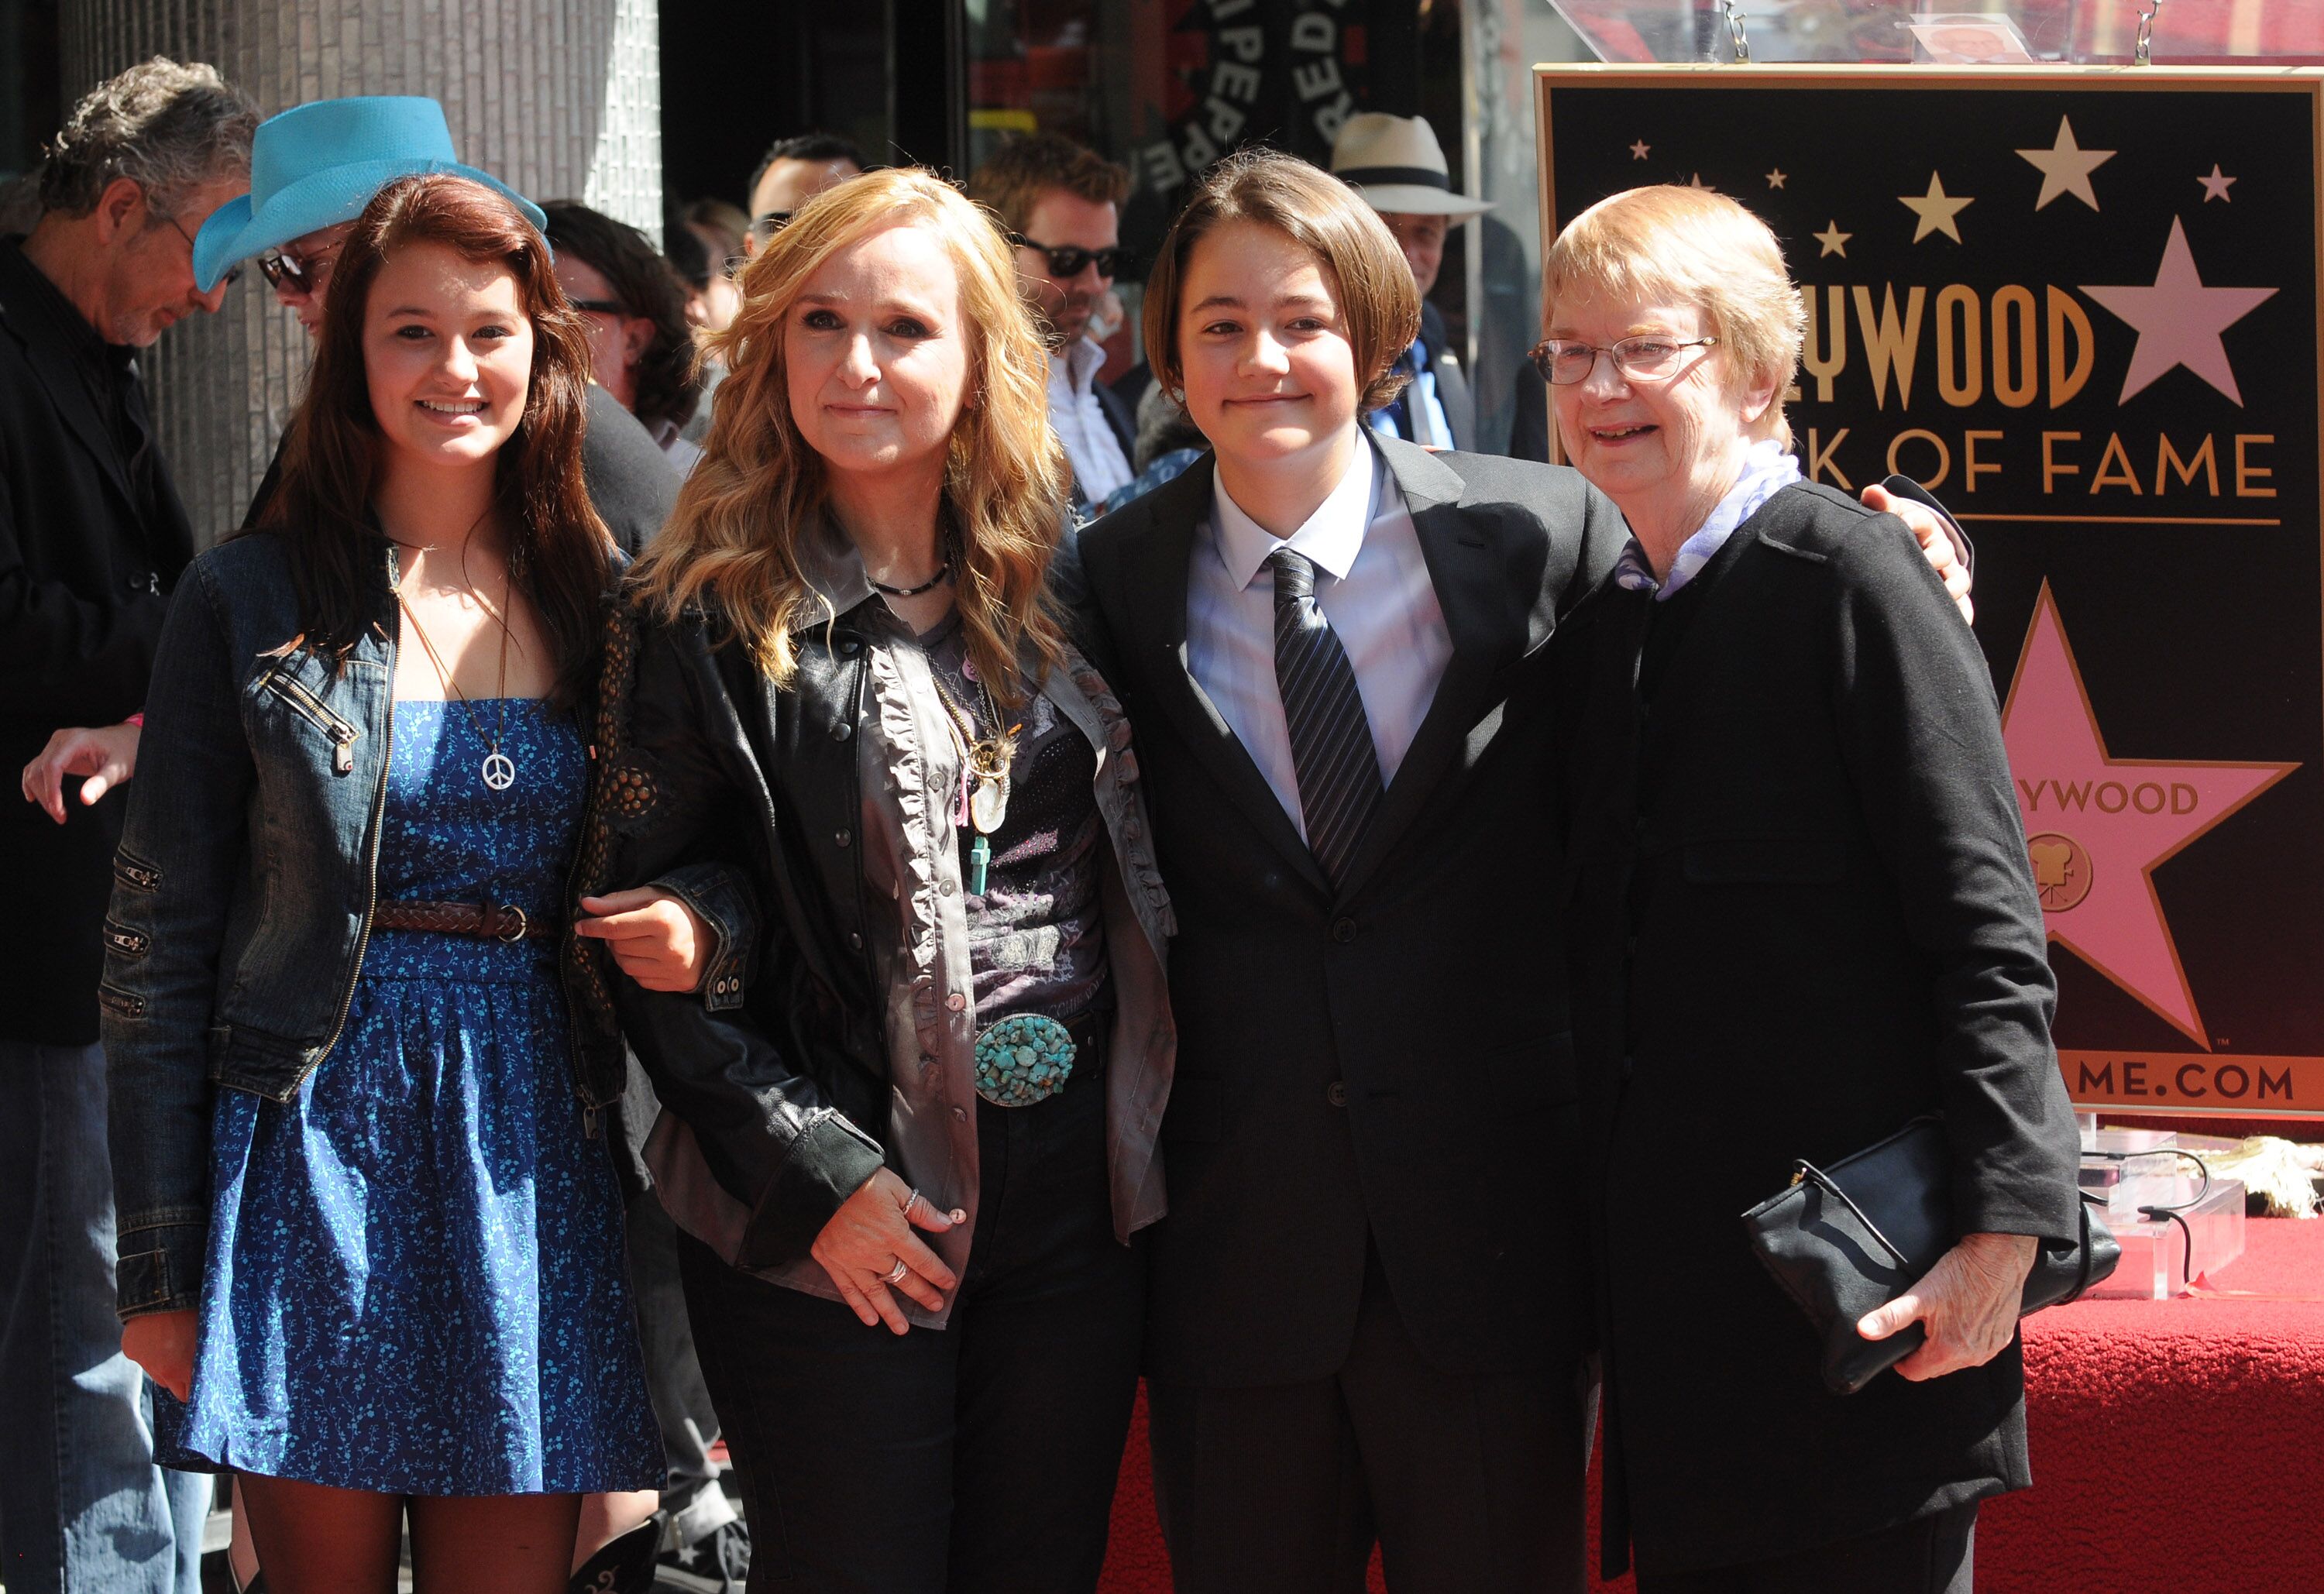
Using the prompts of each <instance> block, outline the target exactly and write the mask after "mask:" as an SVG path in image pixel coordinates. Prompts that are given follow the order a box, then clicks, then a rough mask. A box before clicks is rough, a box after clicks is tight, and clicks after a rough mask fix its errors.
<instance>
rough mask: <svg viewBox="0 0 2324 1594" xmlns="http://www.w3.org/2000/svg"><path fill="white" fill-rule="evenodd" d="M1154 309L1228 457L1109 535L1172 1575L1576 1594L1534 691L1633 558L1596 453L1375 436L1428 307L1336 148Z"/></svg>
mask: <svg viewBox="0 0 2324 1594" xmlns="http://www.w3.org/2000/svg"><path fill="white" fill-rule="evenodd" d="M1321 260H1329V261H1330V262H1331V263H1332V265H1333V270H1332V271H1331V272H1329V273H1328V274H1326V273H1323V272H1319V271H1318V270H1316V269H1315V267H1316V264H1317V263H1318V262H1319V261H1321ZM1221 300H1232V301H1234V302H1220V301H1221ZM1323 300H1329V301H1331V302H1323ZM1147 302H1148V312H1147V314H1148V321H1147V346H1148V349H1149V350H1150V351H1154V353H1155V355H1156V359H1157V370H1158V371H1159V372H1160V373H1161V375H1162V379H1163V380H1164V381H1165V382H1169V383H1170V384H1171V385H1172V386H1174V387H1179V386H1183V387H1184V388H1185V390H1186V392H1187V401H1188V406H1189V409H1190V410H1191V412H1192V413H1193V415H1194V418H1195V419H1196V421H1197V422H1198V423H1199V424H1201V425H1202V426H1203V429H1204V431H1205V432H1206V433H1207V434H1208V435H1209V437H1210V438H1211V439H1212V441H1213V444H1214V445H1215V446H1216V447H1217V450H1218V453H1217V464H1216V465H1215V468H1214V467H1213V464H1212V462H1210V461H1204V462H1203V463H1200V464H1198V465H1195V466H1194V467H1193V468H1192V469H1190V470H1189V471H1188V472H1187V473H1186V474H1185V475H1182V476H1180V477H1179V478H1177V479H1176V480H1175V481H1173V482H1172V483H1170V484H1167V486H1165V487H1163V488H1161V489H1160V490H1158V491H1157V492H1156V493H1152V494H1150V495H1149V496H1148V497H1146V498H1144V499H1141V500H1139V501H1138V502H1135V503H1133V504H1132V505H1130V507H1129V508H1128V509H1126V510H1124V511H1121V512H1120V514H1118V515H1114V516H1111V517H1110V518H1108V519H1107V520H1105V521H1101V522H1099V523H1098V524H1097V525H1095V526H1093V527H1092V528H1090V529H1088V530H1086V531H1084V533H1083V534H1082V536H1081V539H1080V554H1081V559H1082V565H1083V573H1084V578H1085V580H1086V582H1087V586H1088V592H1089V597H1090V600H1091V603H1092V604H1093V609H1094V612H1095V616H1096V625H1097V629H1098V630H1099V631H1100V632H1101V633H1102V638H1103V640H1104V643H1105V645H1106V646H1107V647H1108V650H1109V651H1110V652H1111V662H1110V664H1109V667H1108V668H1107V671H1106V674H1107V678H1108V679H1109V680H1110V681H1111V682H1112V683H1113V684H1114V686H1115V688H1116V690H1117V691H1118V692H1119V694H1120V696H1121V697H1122V699H1123V701H1124V703H1125V705H1127V706H1128V708H1129V710H1130V716H1131V718H1132V719H1133V720H1134V721H1135V723H1137V725H1138V728H1139V756H1140V761H1141V765H1142V768H1143V770H1144V772H1145V776H1146V779H1147V780H1148V782H1149V783H1150V786H1149V790H1150V792H1151V796H1152V801H1153V812H1154V815H1155V830H1156V843H1157V852H1158V856H1159V859H1160V861H1161V865H1162V868H1163V871H1164V874H1165V876H1166V878H1167V879H1168V880H1170V881H1171V885H1172V892H1173V897H1174V900H1175V901H1176V907H1177V914H1178V924H1179V930H1178V935H1177V936H1176V940H1175V941H1174V942H1173V944H1172V948H1171V964H1170V974H1171V992H1172V1000H1173V1002H1174V1004H1175V1005H1176V1010H1177V1014H1178V1023H1179V1053H1178V1055H1179V1064H1178V1074H1177V1078H1176V1083H1175V1085H1174V1087H1173V1091H1172V1095H1171V1101H1170V1106H1169V1110H1168V1113H1167V1116H1166V1117H1165V1119H1164V1120H1163V1124H1162V1136H1163V1143H1164V1151H1165V1156H1166V1158H1167V1174H1168V1180H1169V1198H1170V1215H1169V1217H1168V1218H1167V1220H1166V1221H1164V1222H1163V1223H1162V1224H1161V1225H1159V1226H1158V1228H1157V1232H1156V1239H1155V1244H1154V1250H1153V1274H1152V1297H1151V1299H1152V1305H1151V1309H1150V1314H1149V1325H1148V1357H1147V1360H1148V1378H1149V1388H1150V1391H1151V1396H1152V1409H1153V1419H1154V1427H1153V1435H1154V1451H1155V1462H1156V1478H1157V1486H1158V1491H1159V1496H1160V1503H1161V1508H1162V1516H1163V1525H1164V1531H1165V1533H1166V1534H1167V1538H1168V1543H1169V1546H1170V1552H1171V1557H1172V1561H1173V1564H1174V1568H1175V1571H1176V1578H1177V1584H1178V1587H1179V1588H1180V1589H1184V1590H1204V1591H1209V1590H1226V1589H1251V1590H1254V1591H1256V1590H1261V1589H1264V1590H1266V1591H1267V1594H1301V1591H1304V1590H1315V1591H1317V1594H1323V1591H1324V1590H1334V1591H1336V1590H1341V1589H1360V1587H1361V1586H1362V1579H1363V1567H1364V1563H1365V1561H1366V1559H1367V1557H1368V1556H1369V1551H1370V1547H1371V1545H1372V1543H1373V1541H1374V1538H1375V1536H1376V1535H1377V1536H1378V1538H1379V1541H1380V1542H1381V1543H1382V1544H1383V1546H1384V1549H1385V1553H1386V1554H1387V1557H1388V1575H1389V1578H1390V1580H1391V1583H1392V1585H1393V1586H1395V1587H1397V1588H1398V1589H1446V1590H1452V1589H1462V1590H1477V1589H1517V1588H1525V1589H1542V1588H1579V1587H1580V1586H1581V1582H1582V1489H1581V1481H1582V1468H1583V1464H1584V1459H1585V1455H1586V1447H1587V1429H1586V1427H1585V1393H1584V1390H1585V1386H1584V1378H1583V1374H1582V1356H1583V1349H1584V1347H1583V1313H1582V1293H1581V1291H1580V1289H1579V1287H1578V1283H1577V1277H1576V1275H1577V1271H1578V1269H1579V1267H1580V1266H1581V1261H1580V1258H1579V1256H1578V1248H1577V1243H1576V1242H1577V1241H1578V1238H1579V1224H1578V1222H1577V1221H1575V1220H1574V1219H1573V1218H1572V1216H1571V1215H1570V1214H1566V1213H1563V1212H1561V1210H1560V1209H1559V1207H1558V1206H1557V1204H1556V1202H1554V1199H1550V1198H1549V1197H1548V1196H1547V1188H1548V1186H1549V1185H1552V1184H1554V1183H1555V1181H1556V1180H1557V1179H1558V1178H1559V1177H1562V1176H1563V1175H1559V1174H1558V1173H1557V1172H1556V1170H1558V1169H1560V1168H1561V1167H1563V1166H1565V1165H1566V1163H1567V1158H1568V1156H1569V1153H1570V1152H1571V1150H1572V1146H1573V1144H1574V1142H1573V1138H1572V1135H1573V1129H1574V1124H1575V1106H1574V1096H1575V1085H1574V1080H1573V1075H1572V1050H1571V1043H1570V1040H1569V1038H1568V1036H1567V1034H1566V1030H1567V1023H1566V1018H1565V999H1564V991H1563V979H1562V977H1561V974H1562V971H1561V969H1560V966H1559V959H1558V954H1557V949H1558V947H1559V945H1560V944H1561V943H1560V931H1559V926H1558V915H1557V904H1556V899H1555V897H1556V882H1557V878H1558V871H1559V863H1558V860H1559V857H1560V852H1559V848H1558V846H1557V843H1556V838H1555V837H1554V834H1553V833H1552V829H1551V826H1550V825H1549V824H1548V822H1547V820H1548V803H1547V794H1548V789H1549V781H1550V779H1551V776H1552V770H1551V769H1550V767H1549V759H1550V737H1549V734H1548V728H1547V726H1546V724H1545V721H1544V719H1543V717H1542V713H1543V708H1544V705H1545V692H1544V691H1543V689H1542V687H1543V684H1544V682H1543V677H1542V675H1541V671H1540V668H1539V666H1540V665H1541V664H1542V663H1543V662H1544V660H1545V653H1544V651H1543V650H1544V648H1545V644H1546V642H1547V640H1548V639H1549V637H1550V634H1551V632H1552V631H1553V630H1554V628H1555V626H1556V624H1557V622H1558V618H1559V615H1560V614H1561V613H1563V611H1564V610H1565V609H1566V608H1568V607H1569V606H1570V605H1571V604H1572V603H1573V602H1574V601H1575V600H1577V599H1578V598H1579V597H1580V596H1581V595H1582V594H1584V593H1585V592H1587V591H1588V590H1589V589H1590V588H1591V585H1594V584H1595V583H1596V582H1597V581H1598V579H1599V578H1600V576H1603V575H1604V574H1605V572H1606V571H1607V570H1608V569H1609V567H1610V566H1611V563H1612V560H1613V557H1614V555H1615V552H1616V550H1617V549H1618V547H1619V546H1620V543H1621V541H1622V539H1624V537H1625V536H1626V535H1627V533H1626V532H1625V530H1624V529H1623V527H1622V525H1621V523H1620V521H1619V519H1618V516H1617V515H1616V513H1615V512H1614V511H1613V509H1612V506H1611V505H1610V504H1609V503H1608V502H1607V501H1606V500H1605V499H1603V498H1602V497H1600V496H1599V495H1598V494H1597V493H1593V492H1591V490H1590V489H1589V488H1588V487H1587V486H1586V485H1584V484H1582V482H1581V481H1580V479H1579V478H1577V477H1576V476H1575V475H1573V474H1572V473H1571V472H1567V471H1559V470H1551V469H1548V468H1545V467H1540V466H1527V465H1513V464H1511V463H1510V462H1508V461H1505V460H1499V459H1489V458H1481V457H1477V456H1467V455H1449V456H1433V455H1431V454H1429V453H1427V452H1426V451H1425V450H1423V449H1420V448H1417V447H1412V446H1410V445H1407V444H1402V443H1398V442H1395V441H1393V440H1382V441H1380V442H1378V443H1369V442H1367V441H1366V440H1365V438H1364V435H1363V433H1362V430H1361V428H1360V422H1359V420H1358V409H1359V406H1360V404H1363V403H1365V402H1367V401H1369V402H1370V403H1377V402H1379V401H1381V399H1382V398H1383V397H1384V393H1383V392H1382V389H1383V387H1384V386H1388V387H1391V388H1392V384H1393V381H1394V379H1393V378H1389V377H1387V376H1386V373H1387V372H1388V368H1389V365H1390V363H1391V362H1392V361H1393V360H1394V358H1395V356H1396V355H1397V352H1398V351H1400V350H1402V349H1403V348H1404V347H1406V346H1407V345H1408V344H1409V343H1410V342H1411V341H1412V336H1413V333H1414V331H1415V329H1416V323H1417V320H1418V314H1419V311H1418V303H1417V299H1416V294H1415V292H1414V290H1413V287H1412V279H1411V273H1410V272H1409V271H1408V270H1407V268H1406V266H1405V263H1404V261H1403V259H1402V257H1401V255H1400V254H1398V253H1397V249H1396V245H1395V244H1394V242H1393V240H1392V239H1391V238H1390V237H1389V235H1388V233H1387V231H1386V229H1385V228H1384V227H1383V226H1381V225H1380V224H1379V221H1378V219H1377V217H1374V216H1373V215H1372V213H1371V212H1370V210H1369V208H1368V207H1365V206H1364V205H1363V203H1362V202H1361V201H1360V199H1358V198H1355V197H1354V195H1353V194H1352V193H1351V192H1350V191H1349V190H1348V189H1345V188H1344V187H1342V185H1341V184H1339V183H1338V182H1337V181H1336V180H1333V179H1331V178H1329V177H1327V176H1325V175H1324V174H1323V173H1321V172H1319V171H1316V170H1314V168H1312V167H1308V166H1305V165H1304V164H1302V163H1300V162H1297V161H1292V160H1290V159H1288V158H1287V157H1283V156H1279V155H1274V154H1270V153H1264V152H1257V153H1250V154H1246V155H1244V156H1240V157H1237V158H1236V159H1234V160H1232V161H1230V162H1228V163H1227V164H1226V165H1225V166H1223V167H1222V168H1221V169H1220V170H1219V172H1218V174H1217V175H1215V176H1214V177H1213V179H1212V180H1211V181H1210V182H1209V183H1207V184H1206V185H1205V187H1204V189H1203V191H1202V193H1201V194H1200V195H1198V197H1197V198H1196V199H1195V201H1194V205H1193V206H1192V207H1191V208H1190V209H1189V210H1188V211H1187V212H1186V214H1185V217H1182V219H1181V221H1180V222H1179V224H1178V226H1177V229H1176V233H1175V235H1174V236H1173V238H1172V240H1171V242H1170V243H1169V244H1167V245H1166V247H1165V250H1164V252H1163V260H1162V263H1160V265H1159V266H1158V267H1157V275H1156V277H1155V279H1154V281H1153V282H1152V283H1151V284H1150V285H1149V289H1148V301H1147ZM1181 356H1183V357H1181ZM1286 483H1288V484H1292V485H1291V486H1290V487H1289V488H1288V490H1281V491H1278V490H1277V489H1281V488H1283V486H1284V484H1286ZM1225 502H1231V504H1232V505H1233V516H1232V517H1231V518H1232V521H1233V523H1232V525H1231V526H1230V525H1229V524H1228V523H1227V517H1225V516H1224V511H1222V509H1221V505H1222V503H1225ZM1243 511H1249V513H1248V514H1246V513H1244V512H1243ZM1335 517H1337V520H1336V521H1335ZM1302 522H1305V524H1303V523H1302ZM1254 523H1257V524H1266V525H1271V527H1272V529H1273V531H1274V533H1276V534H1277V535H1278V536H1280V537H1282V538H1284V539H1286V540H1287V543H1288V546H1289V547H1291V548H1293V549H1294V550H1295V551H1298V550H1303V549H1306V550H1310V551H1314V554H1315V557H1316V569H1317V571H1318V573H1319V574H1318V576H1317V578H1316V590H1317V594H1318V603H1317V604H1316V607H1318V608H1320V610H1321V613H1322V614H1323V617H1324V619H1325V620H1326V621H1327V622H1329V624H1330V626H1331V628H1332V630H1333V633H1334V639H1335V646H1338V647H1339V648H1340V649H1341V651H1342V655H1343V662H1342V665H1341V666H1340V667H1339V668H1343V669H1346V670H1347V671H1348V673H1349V675H1350V676H1351V677H1352V678H1353V680H1354V682H1355V690H1356V692H1357V694H1358V695H1359V696H1360V697H1361V699H1362V712H1363V713H1364V714H1365V715H1366V721H1367V722H1368V723H1366V722H1359V721H1355V720H1347V721H1345V722H1343V723H1345V724H1346V725H1348V726H1350V727H1351V728H1352V730H1351V738H1350V739H1349V748H1350V756H1351V758H1356V759H1360V761H1362V762H1363V763H1365V764H1368V765H1369V764H1373V763H1374V762H1375V760H1376V761H1377V780H1376V783H1375V784H1374V786H1373V787H1372V789H1371V796H1370V797H1369V801H1368V802H1366V803H1363V804H1361V805H1360V806H1361V807H1362V810H1363V811H1362V813H1361V814H1360V815H1359V816H1358V818H1357V819H1356V820H1355V821H1354V822H1353V823H1347V822H1344V821H1345V816H1344V813H1341V814H1336V815H1328V816H1327V815H1322V814H1319V813H1318V811H1317V807H1316V804H1315V801H1314V798H1315V797H1316V790H1315V789H1314V788H1317V787H1318V786H1319V783H1320V782H1319V778H1318V777H1317V775H1316V771H1315V769H1314V767H1313V766H1312V764H1310V765H1307V766H1305V767H1303V766H1302V760H1301V754H1302V751H1303V737H1302V726H1301V724H1300V723H1295V721H1296V719H1297V718H1298V716H1297V715H1296V714H1294V713H1292V712H1288V711H1286V708H1285V698H1284V696H1283V694H1282V692H1281V690H1280V681H1279V679H1278V677H1277V666H1280V665H1282V664H1283V662H1284V659H1283V656H1282V655H1280V654H1277V651H1276V650H1275V648H1274V645H1273V636H1272V634H1271V632H1272V631H1273V629H1274V628H1273V623H1272V621H1271V615H1272V614H1273V613H1275V612H1276V611H1277V609H1278V608H1279V604H1280V602H1281V593H1282V582H1281V580H1280V579H1279V578H1278V579H1277V580H1275V581H1273V582H1272V583H1271V581H1270V576H1269V573H1268V570H1267V569H1265V568H1260V569H1259V570H1257V572H1256V573H1255V574H1250V573H1249V572H1244V571H1240V570H1238V571H1237V572H1236V574H1235V575H1234V576H1225V575H1223V574H1222V573H1223V571H1224V568H1225V567H1224V565H1223V564H1222V559H1223V558H1227V557H1239V558H1240V559H1242V560H1243V561H1244V562H1248V561H1249V557H1250V554H1251V553H1255V552H1258V551H1262V550H1263V549H1264V548H1266V547H1268V546H1269V543H1268V540H1266V539H1267V535H1268V534H1267V533H1259V537H1260V539H1261V541H1260V544H1259V548H1250V546H1249V544H1250V539H1251V537H1252V535H1253V531H1252V528H1253V525H1254ZM1295 532H1296V535H1293V533H1295ZM1229 541H1232V542H1234V543H1235V546H1236V548H1237V549H1240V550H1241V551H1240V553H1236V552H1233V551H1231V550H1230V549H1229V548H1227V543H1228V542H1229ZM1335 544H1336V546H1334V545H1335ZM1334 560H1337V561H1339V562H1340V563H1341V564H1342V566H1344V568H1343V569H1342V570H1341V571H1338V572H1333V571H1332V570H1331V569H1330V565H1331V563H1332V562H1333V561H1334ZM1206 561H1207V562H1206ZM1246 576H1248V582H1247V585H1246V584H1244V578H1245V577H1246ZM1239 650H1240V651H1239ZM1270 655H1273V656H1274V657H1273V658H1272V659H1270ZM1292 668H1293V669H1294V675H1293V677H1290V678H1294V679H1295V683H1296V678H1297V674H1298V672H1299V671H1300V670H1302V669H1305V668H1309V667H1308V666H1306V665H1299V664H1296V663H1295V664H1294V665H1293V667H1292ZM1291 696H1292V698H1293V700H1294V702H1295V705H1296V704H1298V703H1302V702H1305V701H1306V699H1305V697H1304V696H1303V695H1302V692H1301V691H1300V689H1299V688H1298V687H1297V686H1296V684H1295V686H1294V689H1293V692H1292V694H1291ZM1366 733H1369V734H1366ZM1336 789H1337V785H1336V783H1334V784H1333V790H1336ZM1303 794H1304V796H1305V800H1304V801H1303ZM1326 830H1329V831H1330V833H1331V834H1329V835H1328V836H1326V835H1323V834H1321V833H1323V832H1324V831H1326Z"/></svg>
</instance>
